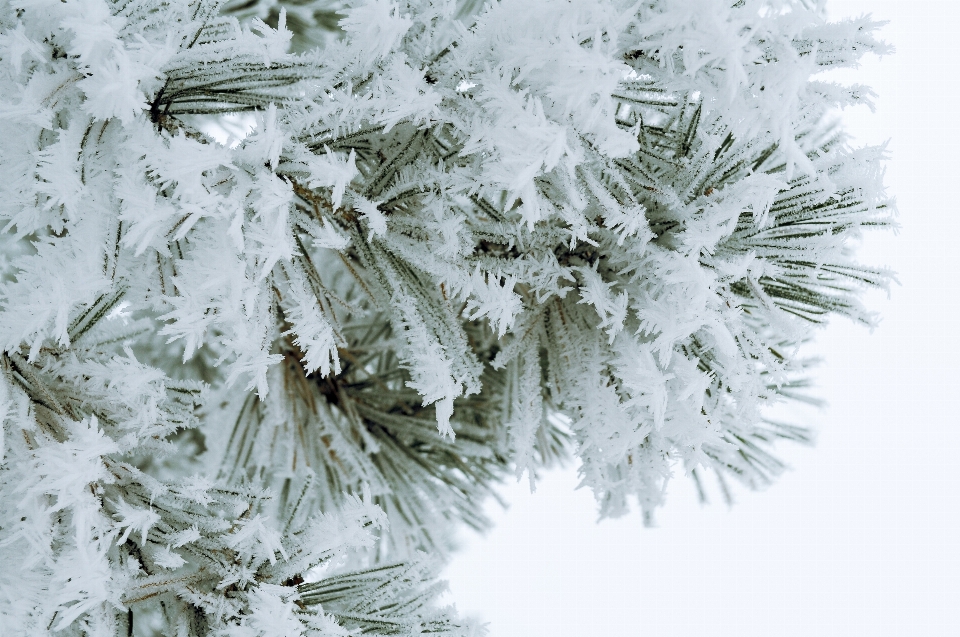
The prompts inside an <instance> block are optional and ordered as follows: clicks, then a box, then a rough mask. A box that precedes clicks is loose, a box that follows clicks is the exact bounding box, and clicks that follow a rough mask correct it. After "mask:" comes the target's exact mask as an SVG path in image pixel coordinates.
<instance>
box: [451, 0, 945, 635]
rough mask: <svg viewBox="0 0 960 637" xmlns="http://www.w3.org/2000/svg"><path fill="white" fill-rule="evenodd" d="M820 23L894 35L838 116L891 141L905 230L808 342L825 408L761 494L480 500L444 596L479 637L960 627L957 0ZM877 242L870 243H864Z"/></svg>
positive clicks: (558, 483) (686, 490)
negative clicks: (855, 305) (485, 530)
mask: <svg viewBox="0 0 960 637" xmlns="http://www.w3.org/2000/svg"><path fill="white" fill-rule="evenodd" d="M828 7H829V8H830V10H831V15H832V16H833V17H840V16H848V15H859V14H861V13H867V12H870V13H873V15H874V17H875V18H878V19H886V20H890V21H891V24H890V25H889V26H887V27H886V28H885V29H884V31H883V37H884V39H886V40H887V41H889V42H891V43H893V44H894V45H895V46H896V47H897V52H896V54H895V55H893V56H890V57H886V58H884V59H883V60H882V61H878V60H877V59H876V58H870V59H868V60H866V62H865V64H864V65H863V67H861V69H860V70H859V72H858V74H857V80H858V81H861V82H864V83H867V84H871V85H873V86H874V88H875V90H877V92H878V93H879V94H880V102H879V107H878V110H877V113H876V114H875V115H871V114H870V113H869V111H867V110H866V109H863V110H862V111H861V110H853V111H848V113H847V119H848V122H849V126H850V128H851V129H852V130H854V132H855V133H856V134H857V136H858V139H860V140H862V141H863V142H868V143H876V142H881V141H883V140H886V139H892V142H891V143H890V146H889V148H890V151H891V154H892V161H891V162H890V163H889V164H888V168H887V184H888V187H889V190H890V192H891V193H892V194H894V195H896V197H897V200H898V207H899V210H900V217H899V221H900V223H901V225H902V229H901V230H900V232H899V234H898V235H897V236H894V235H893V234H892V233H881V234H880V235H878V236H873V237H869V238H868V239H867V241H865V243H864V245H863V249H862V251H861V255H862V260H863V261H864V262H866V263H870V264H874V265H884V266H890V267H893V268H894V269H896V270H897V271H898V272H899V279H900V282H901V284H902V285H900V286H895V287H894V289H893V291H892V294H891V297H890V298H889V299H887V297H886V295H884V294H882V293H880V294H874V295H871V296H869V298H868V301H869V305H870V306H871V307H872V308H873V309H875V310H878V311H879V312H880V313H881V314H882V316H883V322H882V325H881V327H880V328H879V329H877V330H875V331H874V332H873V333H872V334H871V333H869V331H868V330H866V329H862V328H858V327H856V326H853V325H851V324H850V323H848V322H844V321H841V320H835V321H834V322H833V324H831V325H830V327H829V328H828V329H826V330H825V331H823V332H822V333H821V335H820V337H819V339H818V343H817V344H816V346H815V348H814V350H815V351H816V352H817V353H820V354H822V355H823V356H825V358H826V363H825V364H824V365H823V366H821V367H820V368H819V369H818V371H817V373H816V377H817V382H818V388H817V391H818V393H819V395H820V396H822V397H824V398H826V399H827V400H828V401H829V407H828V408H827V409H826V410H823V411H815V410H813V411H809V412H806V413H805V414H803V417H804V418H806V419H807V422H808V423H812V424H814V425H816V427H817V429H818V430H819V438H818V443H817V446H816V447H814V448H812V449H807V448H802V447H799V448H798V447H795V446H788V445H782V446H781V449H782V450H783V455H784V457H785V458H786V459H787V460H788V461H789V462H790V464H791V465H792V467H793V469H792V471H790V472H788V473H787V474H786V475H784V476H783V477H782V478H781V479H780V480H779V482H778V483H776V484H775V485H774V486H772V487H771V488H769V489H767V490H766V491H764V492H760V493H752V492H747V491H745V490H743V489H739V490H738V491H737V503H736V505H735V506H734V507H733V508H732V509H728V508H727V507H726V506H725V505H724V504H723V503H722V501H721V500H720V498H719V494H718V492H717V490H716V489H715V488H714V489H713V491H712V495H713V496H714V497H713V498H712V502H711V504H710V505H708V506H706V507H701V506H700V505H699V504H698V503H697V500H696V496H695V493H694V491H693V488H692V486H691V485H690V484H689V482H688V481H687V480H686V479H685V478H683V477H682V476H679V475H678V478H677V479H676V480H675V481H673V482H672V483H671V485H670V489H669V501H668V504H667V506H666V507H665V508H664V509H663V510H661V511H660V512H659V515H658V527H657V528H654V529H644V528H643V527H642V525H641V524H640V520H639V515H638V514H636V513H634V514H632V515H630V516H629V517H627V518H624V519H619V520H613V521H610V520H607V521H604V522H602V523H600V524H599V525H597V524H595V520H596V514H595V508H594V504H593V500H592V496H591V494H590V493H589V492H587V491H585V490H581V491H574V487H575V486H576V484H577V480H576V473H575V467H574V466H572V465H571V466H570V467H568V468H567V469H566V470H565V471H562V472H557V473H554V474H550V475H547V476H545V477H544V478H543V480H542V481H541V482H540V484H539V487H538V490H537V492H536V494H534V495H530V493H529V489H528V487H527V485H526V483H525V481H524V483H523V484H520V485H513V486H512V487H510V488H507V489H506V490H504V495H505V497H506V498H507V500H508V501H510V502H511V503H512V506H511V508H510V510H509V512H507V513H504V512H502V511H499V510H496V508H494V507H491V509H492V511H493V513H494V519H495V521H496V528H495V529H494V530H493V531H492V532H491V533H490V534H488V535H487V536H486V537H482V538H481V537H478V536H476V535H468V534H464V542H465V550H464V552H462V553H461V554H460V555H459V556H458V557H457V558H456V559H455V560H454V561H453V563H452V564H451V565H450V566H449V567H448V568H447V570H446V571H445V573H444V576H445V577H446V579H448V581H449V582H450V585H451V589H452V590H451V593H450V594H449V595H448V597H447V599H448V600H449V601H450V602H453V603H456V605H457V607H458V609H459V610H460V611H461V612H463V613H466V614H470V615H478V616H482V617H483V618H484V620H486V621H488V622H490V624H489V629H490V634H491V637H540V636H549V637H574V636H577V637H601V636H602V637H634V636H647V635H649V636H656V637H670V636H674V635H676V636H684V637H686V636H693V635H696V636H711V635H736V636H737V637H750V636H754V635H756V636H763V637H779V636H794V635H796V636H801V635H802V636H803V637H809V636H818V637H819V636H823V637H831V636H834V635H837V636H840V635H842V636H844V637H855V636H860V635H864V636H871V637H873V636H879V635H882V636H891V637H892V636H896V637H901V636H914V635H917V636H924V637H926V636H928V635H932V636H936V635H960V616H958V614H957V610H958V606H960V538H958V531H960V489H958V487H960V480H958V474H960V471H958V466H960V414H958V408H960V405H958V400H957V398H958V395H960V372H958V365H960V339H958V331H957V329H956V328H955V325H956V322H957V314H958V310H960V300H958V287H960V286H958V277H957V272H958V269H960V261H958V258H957V257H958V253H960V243H958V239H960V227H958V226H960V211H958V206H957V204H956V202H957V200H958V198H960V176H958V174H957V172H958V168H960V161H957V158H956V157H957V153H958V152H960V139H958V132H960V130H958V129H960V116H958V110H960V109H958V100H957V98H958V89H957V82H958V81H960V64H958V63H960V59H958V58H960V54H958V51H960V2H958V0H952V1H943V0H941V1H935V0H900V1H893V0H858V1H852V0H847V1H844V0H828ZM881 235H882V236H881Z"/></svg>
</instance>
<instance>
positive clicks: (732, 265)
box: [0, 0, 892, 637]
mask: <svg viewBox="0 0 960 637" xmlns="http://www.w3.org/2000/svg"><path fill="white" fill-rule="evenodd" d="M878 26H879V25H878V23H875V22H872V21H871V20H870V19H869V18H862V19H857V20H847V21H843V22H838V23H831V22H828V21H826V20H825V18H824V7H823V4H822V2H815V1H814V0H738V1H736V2H734V1H733V0H727V1H724V0H644V1H641V2H634V1H633V0H489V1H488V2H486V3H483V2H479V1H475V0H461V1H460V2H455V1H454V0H402V1H396V0H344V1H340V0H282V1H281V2H279V3H277V2H273V1H272V0H271V1H267V0H251V1H250V2H243V1H242V0H228V1H227V2H223V1H222V0H116V1H114V0H56V1H54V0H0V136H2V140H3V142H2V150H0V173H2V174H3V176H4V180H3V181H2V182H0V223H2V226H0V228H2V233H0V250H2V257H3V258H2V259H0V349H2V358H0V424H2V427H0V463H2V464H0V564H3V565H4V566H3V568H2V569H0V617H2V623H3V628H4V631H3V634H11V635H43V634H49V633H52V632H57V633H60V634H63V635H77V636H79V635H91V636H94V637H107V636H113V635H132V634H136V635H144V636H146V635H177V636H182V637H189V636H197V637H199V636H200V635H230V636H233V637H254V636H259V635H264V636H266V635H317V636H319V635H331V636H334V635H357V634H371V635H419V634H438V635H450V636H453V635H467V634H476V632H477V631H482V629H481V628H478V627H476V626H472V625H470V624H469V622H462V621H460V620H458V619H457V618H456V615H455V613H454V611H453V610H452V609H444V608H438V607H437V606H436V605H435V598H436V595H437V593H438V590H439V589H438V586H439V585H438V584H437V583H436V582H435V576H436V569H437V567H438V566H439V564H440V563H441V562H442V559H443V558H444V556H446V555H447V554H448V553H449V551H450V550H452V549H453V548H454V546H453V542H452V539H451V538H452V537H453V532H454V530H455V529H456V528H457V526H459V525H461V524H464V523H465V524H467V525H470V526H472V527H474V528H478V529H483V528H486V527H487V525H488V520H487V519H486V518H485V517H484V515H483V512H482V509H483V504H484V500H485V499H486V497H487V496H488V495H492V494H493V489H494V487H495V486H496V485H497V484H498V483H499V482H500V481H502V480H505V479H509V477H510V476H515V477H516V478H521V477H522V476H523V475H524V474H527V475H528V477H529V479H530V481H531V485H532V484H533V482H534V480H535V476H536V474H537V471H538V470H540V469H542V468H544V467H548V466H551V465H552V464H554V463H556V462H558V461H562V460H563V459H565V458H568V457H570V456H575V457H576V458H577V459H578V461H579V463H580V465H579V471H580V475H581V477H582V480H583V484H584V485H586V486H588V487H589V488H590V489H592V490H593V491H594V493H595V495H596V498H597V501H598V503H599V506H600V510H601V514H602V515H604V516H615V515H621V514H623V513H625V512H626V511H627V510H628V500H629V499H630V498H633V499H635V500H636V501H637V504H638V505H639V508H640V510H641V511H642V512H643V514H644V515H645V516H646V517H647V518H648V519H649V518H650V517H651V516H652V514H653V511H654V510H655V509H656V507H657V506H659V505H660V504H661V503H662V501H663V494H664V490H665V486H666V483H667V480H668V479H669V478H670V476H671V474H672V472H673V471H674V470H676V469H677V468H682V469H683V470H686V471H687V472H689V473H690V474H691V475H692V477H693V478H694V479H695V480H697V482H698V484H700V483H701V480H702V477H703V476H704V475H705V473H707V472H710V473H713V474H715V476H716V477H717V478H718V479H719V481H720V485H721V489H722V490H723V492H724V493H726V492H727V489H728V487H727V486H726V482H725V479H726V477H734V478H736V479H737V480H739V481H742V482H743V483H745V484H747V485H749V486H758V485H761V484H764V483H766V482H767V481H769V480H770V479H771V478H772V477H773V476H775V475H776V474H777V473H778V472H779V471H781V470H782V468H783V467H782V464H781V463H780V462H779V461H778V460H777V459H776V457H775V456H774V455H773V453H772V445H773V444H774V443H775V442H776V441H777V440H783V439H786V440H794V441H800V442H805V441H807V440H809V432H808V431H807V430H806V429H803V428H800V427H795V426H789V425H784V424H780V423H777V422H771V421H769V420H767V419H765V418H764V411H763V410H764V408H765V407H767V406H769V405H772V404H775V403H777V402H778V401H781V400H783V399H797V398H800V399H802V398H804V395H803V393H802V390H803V386H804V378H805V377H804V374H805V369H806V366H807V364H808V362H807V361H806V360H805V359H803V358H802V357H801V356H800V354H799V351H798V350H799V347H800V345H801V344H802V343H804V342H805V341H806V340H807V339H808V338H809V336H810V334H811V330H812V328H813V327H815V326H816V325H817V324H819V323H822V322H823V321H824V320H826V319H827V318H828V317H829V316H831V315H843V316H846V317H849V318H851V319H853V320H856V321H860V322H863V323H866V324H871V323H872V322H873V321H874V317H873V316H872V315H871V314H870V313H869V312H868V311H867V310H866V309H865V308H863V307H862V306H861V304H860V302H859V300H858V297H859V294H860V292H861V290H862V289H864V288H865V287H881V288H882V287H885V286H886V285H887V284H888V282H889V281H890V280H891V274H890V273H889V272H886V271H884V270H881V269H875V268H870V267H866V266H863V265H860V264H858V263H857V262H856V261H855V258H854V255H853V254H852V243H851V242H852V241H853V240H855V239H856V238H857V237H858V236H859V234H860V232H861V230H863V229H865V228H869V227H884V226H890V225H892V221H891V217H892V202H891V201H890V200H889V199H888V198H887V196H886V195H885V192H884V187H883V183H882V170H881V168H880V163H881V161H882V158H883V154H884V149H883V148H861V149H854V148H851V147H850V145H849V144H848V142H847V140H846V138H845V136H844V133H843V131H842V130H841V129H840V128H839V127H838V125H837V124H836V111H837V109H839V108H843V107H845V106H849V105H851V104H857V103H867V104H870V99H871V97H872V93H871V92H870V90H869V89H868V88H866V87H863V86H859V85H855V86H841V85H837V84H833V83H830V82H826V81H823V80H822V79H818V77H817V75H818V74H819V73H820V72H822V71H824V70H827V69H833V68H839V67H855V66H856V65H857V63H858V60H859V59H860V57H861V56H863V55H864V54H866V53H876V54H884V53H887V52H889V47H888V46H887V45H885V44H884V43H882V42H880V41H878V40H877V39H876V38H875V37H874V35H873V34H874V32H875V30H876V29H877V28H878ZM239 112H248V113H250V114H252V115H253V117H254V118H255V121H256V126H255V127H254V129H253V130H252V132H251V133H250V134H249V135H247V136H246V137H244V138H243V139H242V140H234V142H233V143H232V144H223V143H219V142H217V141H216V140H215V139H214V137H212V136H211V134H210V131H212V130H213V129H214V128H215V127H216V126H217V123H218V122H219V121H221V120H220V117H221V116H222V115H224V114H227V113H239Z"/></svg>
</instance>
